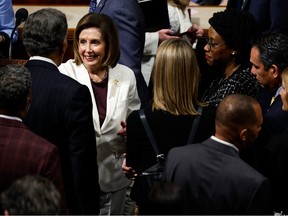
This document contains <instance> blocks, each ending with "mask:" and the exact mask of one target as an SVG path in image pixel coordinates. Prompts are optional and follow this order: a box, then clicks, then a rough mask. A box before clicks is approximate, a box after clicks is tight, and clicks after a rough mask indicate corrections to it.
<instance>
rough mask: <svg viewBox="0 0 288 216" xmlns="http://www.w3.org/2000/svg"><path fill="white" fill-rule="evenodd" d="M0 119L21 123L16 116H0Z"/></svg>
mask: <svg viewBox="0 0 288 216" xmlns="http://www.w3.org/2000/svg"><path fill="white" fill-rule="evenodd" d="M0 118H5V119H11V120H16V121H20V122H22V119H20V118H19V117H16V116H8V115H3V114H0Z"/></svg>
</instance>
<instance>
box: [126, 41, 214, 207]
mask: <svg viewBox="0 0 288 216" xmlns="http://www.w3.org/2000/svg"><path fill="white" fill-rule="evenodd" d="M152 78H153V83H154V90H153V95H154V96H153V101H152V104H151V105H150V107H147V108H145V109H144V112H145V115H146V118H147V121H148V124H149V126H150V128H151V131H152V133H153V135H154V137H155V139H156V142H157V144H158V146H159V149H160V151H161V153H163V154H167V153H168V151H169V150H170V149H171V148H173V147H176V146H183V145H185V144H186V143H187V141H188V136H189V134H190V130H191V127H192V123H193V121H194V119H195V117H196V116H198V115H199V113H198V112H197V108H198V106H201V103H200V102H199V101H198V99H197V97H198V83H199V68H198V65H197V60H196V56H195V53H194V51H193V48H192V46H191V44H190V43H189V42H188V41H187V40H184V39H168V40H166V41H164V42H163V43H162V44H161V45H160V46H159V49H158V52H157V55H156V59H155V63H154V66H153V72H152ZM212 115H213V113H212ZM204 123H205V124H204ZM213 130H214V117H213V116H210V115H208V113H206V112H205V109H204V110H203V113H202V115H201V119H200V122H199V126H198V130H197V133H196V134H197V135H196V137H195V140H194V141H203V140H205V139H206V138H209V137H210V136H211V135H212V134H213ZM126 159H127V161H126V162H127V166H128V167H132V168H133V169H134V170H135V172H136V173H141V172H142V171H144V170H145V169H147V168H149V167H150V166H152V165H153V164H155V163H156V154H155V153H154V151H153V148H152V145H151V143H150V142H149V139H148V137H147V135H146V132H145V130H144V127H143V125H142V122H141V120H140V117H139V112H138V111H133V112H132V113H131V114H130V115H129V117H128V119H127V155H126ZM132 168H131V170H130V171H132ZM123 170H124V169H123ZM124 171H125V170H124ZM126 171H127V170H126ZM135 187H137V179H136V181H135ZM138 205H140V209H141V203H138ZM142 210H143V209H142ZM142 213H144V212H142Z"/></svg>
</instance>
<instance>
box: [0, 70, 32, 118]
mask: <svg viewBox="0 0 288 216" xmlns="http://www.w3.org/2000/svg"><path fill="white" fill-rule="evenodd" d="M31 82H32V81H31V76H30V72H29V71H28V69H27V68H26V67H25V66H23V65H7V66H4V67H0V109H2V110H5V111H6V112H8V113H11V114H15V113H17V112H18V111H22V110H24V109H25V107H26V101H27V96H28V95H29V92H30V89H31Z"/></svg>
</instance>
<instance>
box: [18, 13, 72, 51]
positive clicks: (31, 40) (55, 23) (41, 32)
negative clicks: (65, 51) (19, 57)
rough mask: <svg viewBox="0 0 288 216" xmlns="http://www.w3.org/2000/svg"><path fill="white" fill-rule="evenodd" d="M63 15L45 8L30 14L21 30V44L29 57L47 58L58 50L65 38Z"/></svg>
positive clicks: (65, 30)
mask: <svg viewBox="0 0 288 216" xmlns="http://www.w3.org/2000/svg"><path fill="white" fill-rule="evenodd" d="M67 26H68V25H67V20H66V16H65V14H64V13H62V12H61V11H59V10H56V9H53V8H45V9H41V10H38V11H36V12H34V13H32V14H31V15H30V16H29V17H28V19H27V20H26V22H25V25H24V28H23V44H24V46H25V48H26V51H27V53H28V54H29V55H30V56H35V55H39V56H47V55H49V54H51V53H53V52H55V51H56V50H57V49H59V48H60V47H61V46H62V44H63V41H64V40H65V38H66V36H67Z"/></svg>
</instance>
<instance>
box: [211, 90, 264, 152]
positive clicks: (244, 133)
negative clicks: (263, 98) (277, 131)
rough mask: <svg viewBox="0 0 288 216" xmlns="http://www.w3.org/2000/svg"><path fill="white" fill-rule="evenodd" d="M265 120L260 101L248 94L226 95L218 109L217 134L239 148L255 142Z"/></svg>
mask: <svg viewBox="0 0 288 216" xmlns="http://www.w3.org/2000/svg"><path fill="white" fill-rule="evenodd" d="M262 122H263V118H262V113H261V107H260V105H259V103H258V102H257V101H256V100H255V99H253V98H251V97H249V96H246V95H240V94H232V95H228V96H226V97H225V98H224V99H223V100H222V101H221V103H220V104H219V106H218V108H217V111H216V119H215V126H216V134H215V136H216V137H218V138H220V139H222V140H225V141H227V142H230V143H233V144H234V145H235V146H236V147H238V148H239V149H243V148H245V146H246V145H247V144H251V143H252V142H254V141H255V140H256V138H257V136H258V133H259V131H260V130H261V125H262Z"/></svg>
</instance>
